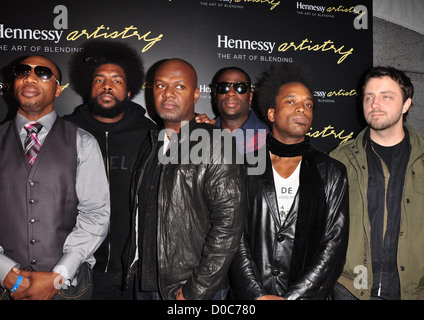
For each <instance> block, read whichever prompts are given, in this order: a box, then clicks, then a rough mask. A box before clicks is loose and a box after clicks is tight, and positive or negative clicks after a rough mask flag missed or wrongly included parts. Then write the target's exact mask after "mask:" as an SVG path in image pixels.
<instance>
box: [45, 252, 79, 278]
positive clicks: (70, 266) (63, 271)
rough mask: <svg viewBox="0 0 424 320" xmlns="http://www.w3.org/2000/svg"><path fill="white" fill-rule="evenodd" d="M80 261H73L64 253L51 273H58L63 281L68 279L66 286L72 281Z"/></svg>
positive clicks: (72, 257)
mask: <svg viewBox="0 0 424 320" xmlns="http://www.w3.org/2000/svg"><path fill="white" fill-rule="evenodd" d="M81 264H82V261H79V260H77V259H75V257H74V256H73V255H72V254H71V253H64V254H63V256H62V258H60V260H59V261H58V263H57V264H56V265H55V266H54V268H53V269H52V271H53V272H57V273H59V274H60V275H61V276H62V277H64V278H65V279H68V281H69V282H68V281H67V284H69V283H72V281H73V280H74V278H75V276H76V274H77V271H78V269H79V267H80V266H81Z"/></svg>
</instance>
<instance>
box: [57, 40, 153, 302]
mask: <svg viewBox="0 0 424 320" xmlns="http://www.w3.org/2000/svg"><path fill="white" fill-rule="evenodd" d="M143 73H144V72H143V65H142V62H141V59H140V57H139V56H138V54H137V52H136V50H135V49H133V48H131V47H129V46H128V45H127V44H125V43H121V42H114V41H105V40H95V41H89V42H86V43H85V44H84V45H83V50H82V51H81V52H80V53H77V54H75V55H74V56H73V57H72V60H71V72H70V79H71V86H72V87H73V89H74V90H75V91H76V92H77V93H79V94H80V95H81V96H82V97H83V98H84V99H85V100H87V102H85V103H84V104H82V105H80V106H78V107H77V108H76V109H75V110H74V112H73V113H72V114H71V115H68V116H65V119H67V120H70V121H72V122H74V123H76V124H78V125H79V126H80V127H81V128H83V129H85V130H87V131H88V132H90V133H91V134H93V135H94V136H95V138H96V139H97V141H98V143H99V145H100V149H101V151H102V154H103V158H104V163H105V167H106V172H107V176H108V181H109V187H110V197H111V199H110V200H111V216H110V224H109V232H108V235H107V238H106V239H105V241H104V242H103V243H102V245H101V246H100V248H99V249H98V250H97V252H96V253H95V254H94V257H95V258H96V265H95V267H94V273H93V280H94V284H93V287H94V292H93V299H101V300H106V299H114V300H117V299H133V290H132V289H128V290H126V291H125V292H123V291H122V277H123V271H122V268H123V265H122V252H123V248H124V246H125V243H126V240H127V238H128V235H129V231H130V200H129V199H130V182H131V175H132V169H133V166H134V163H135V160H136V157H137V153H138V149H139V148H140V145H141V143H142V142H143V140H144V139H145V138H146V137H147V134H148V131H149V130H151V129H154V128H156V125H155V124H154V122H153V121H151V120H150V119H148V118H147V117H146V116H145V114H146V110H145V109H144V108H143V107H142V106H140V105H139V104H136V103H134V102H133V101H131V99H132V98H133V97H134V96H135V95H136V94H137V93H138V92H139V91H140V89H141V87H142V83H143V82H142V81H143Z"/></svg>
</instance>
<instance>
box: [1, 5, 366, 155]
mask: <svg viewBox="0 0 424 320" xmlns="http://www.w3.org/2000/svg"><path fill="white" fill-rule="evenodd" d="M88 39H103V40H104V39H109V40H111V41H123V42H127V43H129V44H130V45H132V46H133V47H135V48H136V49H137V50H139V53H140V55H141V57H142V60H143V64H144V68H145V71H146V79H145V82H144V85H143V88H142V90H141V92H140V93H139V94H138V95H137V96H136V97H135V98H134V101H135V102H137V103H139V104H141V105H142V106H144V107H145V108H146V109H147V110H148V111H149V114H150V116H151V117H152V118H153V114H152V110H153V108H154V107H153V105H152V102H151V99H149V98H148V97H149V95H148V92H149V90H150V89H151V78H149V76H150V77H151V72H149V71H150V70H151V68H152V66H154V65H155V63H157V62H158V61H160V60H162V59H167V58H173V57H178V58H182V59H185V60H187V61H188V62H190V63H191V64H192V65H193V66H194V67H195V68H196V70H197V73H198V78H199V88H200V99H199V102H198V103H197V104H196V112H198V113H206V114H207V115H208V116H209V117H215V116H216V114H215V113H214V109H213V107H212V103H211V95H210V93H211V90H210V83H211V81H212V78H213V76H214V75H215V73H216V72H217V71H218V70H219V69H220V68H223V67H227V66H238V67H241V68H243V69H245V70H246V71H247V72H248V73H249V74H250V76H251V78H252V81H253V82H254V84H256V85H257V84H258V81H259V80H260V78H261V77H262V76H263V74H264V72H266V71H268V70H269V69H270V68H271V66H278V65H280V64H291V63H296V64H301V65H302V66H304V67H305V68H306V69H307V70H308V71H309V73H310V74H311V75H312V86H313V88H314V92H313V94H314V95H315V97H316V98H317V101H318V104H317V112H316V114H315V117H314V121H313V125H312V128H311V131H310V132H309V135H310V136H311V137H312V142H313V144H314V145H316V146H317V147H318V148H321V149H322V150H324V151H329V150H331V149H333V148H334V147H336V146H337V145H339V144H341V143H343V142H346V141H347V140H348V139H350V138H352V136H353V135H354V134H355V133H357V132H358V131H359V130H360V129H361V128H362V127H363V126H364V123H363V120H362V107H361V104H360V101H358V95H359V94H360V89H358V88H360V87H359V84H360V82H359V81H360V78H361V75H362V74H363V73H364V72H365V71H366V70H367V69H368V68H370V67H371V66H372V56H373V50H372V0H364V1H361V2H359V1H346V0H343V1H334V0H302V1H295V0H284V1H277V0H155V1H147V0H120V1H109V0H104V1H82V0H72V1H66V0H64V1H61V2H60V4H58V1H38V2H36V3H32V4H31V5H25V4H22V3H21V2H18V1H17V2H8V4H7V6H3V8H2V10H1V11H0V67H1V74H0V95H1V96H2V98H1V99H0V121H1V122H4V121H5V120H7V119H9V118H10V117H12V116H13V115H14V114H15V113H16V102H15V100H14V97H13V74H12V71H11V66H12V65H13V63H14V61H15V60H16V59H17V58H19V57H21V56H25V55H34V54H40V55H45V56H47V57H49V58H51V59H52V60H53V61H55V62H56V63H57V64H58V65H59V67H60V68H61V69H62V72H63V85H64V90H63V93H62V95H61V96H60V97H59V98H58V99H57V101H56V103H55V107H56V111H57V112H58V114H59V115H65V114H69V113H72V111H73V110H74V108H75V107H76V106H77V105H79V104H81V103H82V98H81V97H80V96H78V95H77V94H76V93H75V92H74V91H73V89H72V87H71V86H70V85H69V73H68V70H69V60H70V58H71V56H72V54H73V53H75V52H78V51H80V50H81V46H82V44H83V43H84V42H85V41H87V40H88ZM256 90H260V87H259V86H258V85H257V86H256ZM252 108H253V109H255V106H254V105H253V106H252Z"/></svg>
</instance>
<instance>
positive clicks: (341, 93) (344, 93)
mask: <svg viewBox="0 0 424 320" xmlns="http://www.w3.org/2000/svg"><path fill="white" fill-rule="evenodd" d="M356 95H357V93H356V90H355V89H352V90H350V91H346V90H344V89H340V90H339V91H330V92H329V93H327V97H333V96H335V97H339V96H344V97H352V96H356Z"/></svg>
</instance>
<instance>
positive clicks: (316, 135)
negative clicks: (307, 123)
mask: <svg viewBox="0 0 424 320" xmlns="http://www.w3.org/2000/svg"><path fill="white" fill-rule="evenodd" d="M344 132H345V130H342V131H340V132H339V133H337V132H335V131H334V127H333V126H332V125H328V126H327V127H325V128H324V129H323V130H322V131H319V130H318V131H314V132H312V128H311V129H310V132H308V133H307V134H306V135H307V136H310V137H311V138H319V137H322V138H327V137H329V136H333V137H334V138H335V139H340V140H342V141H341V142H340V143H339V144H343V143H345V142H346V141H348V140H349V139H351V138H352V137H353V132H351V133H349V134H348V135H343V134H344Z"/></svg>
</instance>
